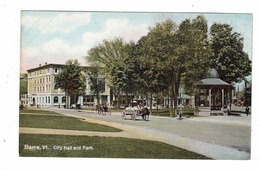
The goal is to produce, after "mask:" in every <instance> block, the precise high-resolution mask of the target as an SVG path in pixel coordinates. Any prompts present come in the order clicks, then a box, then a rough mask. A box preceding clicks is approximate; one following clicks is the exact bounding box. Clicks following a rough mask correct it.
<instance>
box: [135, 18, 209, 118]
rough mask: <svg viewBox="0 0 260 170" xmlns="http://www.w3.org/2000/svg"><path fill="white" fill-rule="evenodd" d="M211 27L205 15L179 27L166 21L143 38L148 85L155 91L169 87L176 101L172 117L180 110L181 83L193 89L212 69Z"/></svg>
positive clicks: (141, 40) (145, 75) (142, 53)
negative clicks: (210, 68) (209, 40)
mask: <svg viewBox="0 0 260 170" xmlns="http://www.w3.org/2000/svg"><path fill="white" fill-rule="evenodd" d="M207 30H208V27H207V21H206V20H205V18H204V17H203V16H198V17H197V18H195V19H194V20H192V21H191V20H190V19H186V20H184V21H183V22H182V23H181V24H180V25H179V27H177V26H176V24H175V23H174V22H173V21H171V20H166V21H165V22H162V23H158V24H156V26H155V27H153V28H150V31H149V33H148V35H147V36H145V37H142V38H141V39H140V41H139V46H141V51H142V52H141V57H140V58H141V60H140V62H141V63H142V64H143V69H144V71H143V72H142V74H143V73H144V74H143V76H144V80H145V81H144V82H146V83H147V86H145V87H148V89H149V91H150V92H154V93H158V92H162V91H164V90H165V89H169V95H170V98H171V100H173V103H174V107H173V106H172V105H171V106H170V108H171V112H170V116H172V115H173V114H174V115H175V113H176V108H177V99H178V92H179V87H180V84H181V83H184V85H185V89H187V91H188V89H190V91H192V90H193V89H194V87H195V84H196V83H197V82H198V81H199V80H200V79H201V78H202V77H203V76H204V75H205V73H206V71H207V70H208V68H209V56H210V54H211V50H210V48H209V46H208V41H207ZM171 104H172V102H171ZM172 108H174V110H172Z"/></svg>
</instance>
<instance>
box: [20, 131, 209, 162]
mask: <svg viewBox="0 0 260 170" xmlns="http://www.w3.org/2000/svg"><path fill="white" fill-rule="evenodd" d="M19 140H20V141H19V154H20V156H23V157H88V158H155V159H210V158H207V157H205V156H203V155H200V154H197V153H194V152H190V151H187V150H184V149H181V148H178V147H175V146H172V145H168V144H165V143H162V142H155V141H148V140H137V139H127V138H114V137H113V138H112V137H88V136H63V135H32V134H20V137H19ZM26 145H30V146H39V148H40V149H41V150H37V149H32V150H29V149H26ZM42 145H44V146H47V148H48V149H44V148H43V147H42ZM57 146H58V147H60V148H62V150H58V149H55V147H57ZM64 148H66V149H68V150H66V149H64ZM86 148H88V150H86ZM74 149H78V150H74Z"/></svg>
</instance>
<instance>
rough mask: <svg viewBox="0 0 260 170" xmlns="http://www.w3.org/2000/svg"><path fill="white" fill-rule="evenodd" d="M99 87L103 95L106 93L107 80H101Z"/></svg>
mask: <svg viewBox="0 0 260 170" xmlns="http://www.w3.org/2000/svg"><path fill="white" fill-rule="evenodd" d="M99 87H100V92H101V93H103V92H105V91H106V88H105V79H101V80H99Z"/></svg>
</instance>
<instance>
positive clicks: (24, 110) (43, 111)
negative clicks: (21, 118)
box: [20, 109, 60, 115]
mask: <svg viewBox="0 0 260 170" xmlns="http://www.w3.org/2000/svg"><path fill="white" fill-rule="evenodd" d="M20 113H32V114H51V115H53V114H54V115H60V114H59V113H56V112H52V111H47V110H40V109H23V110H20Z"/></svg>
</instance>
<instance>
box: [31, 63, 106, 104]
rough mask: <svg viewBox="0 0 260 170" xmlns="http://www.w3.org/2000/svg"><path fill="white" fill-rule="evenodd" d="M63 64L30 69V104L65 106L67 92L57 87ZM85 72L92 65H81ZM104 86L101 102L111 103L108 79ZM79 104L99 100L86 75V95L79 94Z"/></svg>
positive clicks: (94, 102)
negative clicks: (56, 81) (57, 76)
mask: <svg viewBox="0 0 260 170" xmlns="http://www.w3.org/2000/svg"><path fill="white" fill-rule="evenodd" d="M64 66H65V65H63V64H47V63H45V64H44V65H39V66H38V67H36V68H32V69H29V70H27V71H28V104H29V105H30V106H43V107H63V106H64V105H65V103H66V97H65V92H64V91H62V90H61V89H60V88H56V87H55V76H56V75H57V74H58V73H59V72H60V71H61V70H62V69H63V67H64ZM81 68H82V71H83V72H87V71H88V70H89V68H90V67H81ZM103 79H104V84H103V87H102V93H101V97H100V102H101V103H106V104H109V105H110V88H109V86H107V83H106V80H105V78H103ZM78 102H79V104H81V105H82V106H83V105H95V104H97V100H96V99H95V98H94V95H93V94H92V93H91V90H90V86H89V83H88V77H86V89H85V94H84V96H79V98H78Z"/></svg>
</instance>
